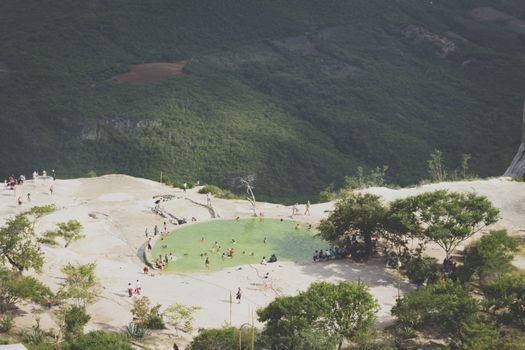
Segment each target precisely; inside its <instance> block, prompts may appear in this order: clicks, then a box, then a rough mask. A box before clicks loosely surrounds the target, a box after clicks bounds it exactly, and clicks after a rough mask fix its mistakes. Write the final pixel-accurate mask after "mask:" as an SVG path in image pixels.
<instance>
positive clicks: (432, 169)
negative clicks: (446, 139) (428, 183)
mask: <svg viewBox="0 0 525 350" xmlns="http://www.w3.org/2000/svg"><path fill="white" fill-rule="evenodd" d="M427 167H428V174H429V175H430V179H431V180H432V181H433V182H443V181H445V180H446V179H447V176H448V169H447V167H446V166H445V162H444V160H443V152H441V151H440V150H437V149H436V150H434V152H432V153H431V154H430V159H429V160H428V161H427Z"/></svg>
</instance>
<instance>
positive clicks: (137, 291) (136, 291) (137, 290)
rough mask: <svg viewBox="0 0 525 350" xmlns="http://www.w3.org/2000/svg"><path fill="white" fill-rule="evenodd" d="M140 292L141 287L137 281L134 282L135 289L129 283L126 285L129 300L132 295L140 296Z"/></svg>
mask: <svg viewBox="0 0 525 350" xmlns="http://www.w3.org/2000/svg"><path fill="white" fill-rule="evenodd" d="M141 291H142V287H141V286H140V282H139V280H137V281H136V282H135V288H133V286H132V285H131V282H130V283H128V296H129V297H130V298H131V297H132V296H133V294H136V295H140V292H141Z"/></svg>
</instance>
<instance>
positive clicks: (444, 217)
mask: <svg viewBox="0 0 525 350" xmlns="http://www.w3.org/2000/svg"><path fill="white" fill-rule="evenodd" d="M401 203H407V205H406V206H405V207H403V208H402V209H401V210H402V213H401V217H402V221H403V224H404V225H406V227H408V228H409V230H410V232H417V233H421V235H423V236H424V237H425V238H426V239H427V240H429V241H432V242H434V243H436V244H437V245H438V246H439V247H441V248H442V249H443V250H444V251H445V254H446V258H447V259H448V258H449V256H450V253H451V252H452V251H453V250H454V249H455V248H456V247H457V246H458V245H459V244H460V243H461V242H463V241H465V240H466V239H468V238H469V237H471V236H472V235H474V234H475V233H477V232H479V231H481V230H482V229H483V228H485V227H486V226H487V225H490V224H493V223H495V222H496V221H497V220H498V215H499V211H498V209H496V208H494V206H493V205H492V203H491V202H490V201H489V200H488V199H487V198H486V197H484V196H478V195H476V194H473V193H457V192H448V191H446V190H439V191H434V192H426V193H422V194H420V195H417V196H415V197H409V198H406V199H405V200H403V201H401Z"/></svg>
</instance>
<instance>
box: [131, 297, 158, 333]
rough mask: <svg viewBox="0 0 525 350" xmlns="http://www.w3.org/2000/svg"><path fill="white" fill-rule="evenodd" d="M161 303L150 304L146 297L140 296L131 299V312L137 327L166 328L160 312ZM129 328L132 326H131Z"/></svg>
mask: <svg viewBox="0 0 525 350" xmlns="http://www.w3.org/2000/svg"><path fill="white" fill-rule="evenodd" d="M160 308H161V305H160V304H157V305H153V306H152V305H151V302H150V300H149V298H148V297H145V296H142V297H140V298H137V299H134V300H133V307H132V308H131V314H132V315H133V322H132V323H134V324H135V325H136V326H137V327H138V328H142V329H164V328H166V326H165V324H164V320H163V318H162V314H161V313H160ZM131 328H133V327H132V326H131Z"/></svg>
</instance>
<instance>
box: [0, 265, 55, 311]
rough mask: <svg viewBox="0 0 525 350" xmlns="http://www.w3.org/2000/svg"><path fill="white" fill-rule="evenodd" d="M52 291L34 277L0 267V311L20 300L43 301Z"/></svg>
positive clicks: (7, 308)
mask: <svg viewBox="0 0 525 350" xmlns="http://www.w3.org/2000/svg"><path fill="white" fill-rule="evenodd" d="M52 294H53V293H52V292H51V290H49V288H48V287H47V286H45V285H44V284H42V283H41V282H40V281H38V280H37V279H36V278H34V277H29V276H23V275H22V274H21V273H20V272H13V271H10V270H9V269H6V268H0V312H1V313H5V312H6V311H7V310H9V309H10V308H12V307H14V306H16V304H17V303H18V302H19V301H21V300H25V301H32V302H35V303H44V302H45V301H46V300H47V298H49V297H50V296H51V295H52Z"/></svg>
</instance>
